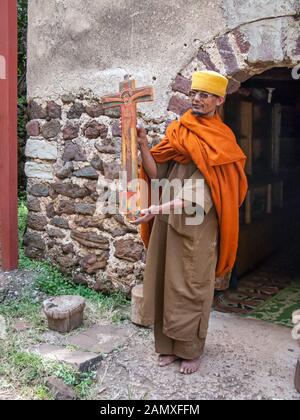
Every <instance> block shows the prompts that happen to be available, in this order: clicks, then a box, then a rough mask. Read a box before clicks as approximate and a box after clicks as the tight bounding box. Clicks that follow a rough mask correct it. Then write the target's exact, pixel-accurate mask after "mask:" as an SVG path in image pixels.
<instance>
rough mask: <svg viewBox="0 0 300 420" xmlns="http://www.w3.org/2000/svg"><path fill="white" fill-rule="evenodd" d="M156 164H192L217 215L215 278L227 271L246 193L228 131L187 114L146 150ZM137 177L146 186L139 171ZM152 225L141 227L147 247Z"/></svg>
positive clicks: (240, 156) (240, 159)
mask: <svg viewBox="0 0 300 420" xmlns="http://www.w3.org/2000/svg"><path fill="white" fill-rule="evenodd" d="M150 152H151V154H152V156H153V157H154V159H155V161H156V162H157V163H164V162H167V161H169V160H175V161H176V162H179V163H182V164H186V163H189V162H190V161H191V160H193V161H194V163H195V165H196V166H197V167H198V169H199V171H200V172H201V173H202V174H203V176H204V178H205V180H206V182H207V183H208V185H209V187H210V189H211V193H212V199H213V202H214V204H215V207H216V211H217V214H218V220H219V227H220V248H219V258H218V264H217V270H216V277H223V276H224V275H225V274H227V273H228V272H230V271H231V269H232V268H233V265H234V263H235V259H236V253H237V248H238V235H239V207H240V206H241V205H242V203H243V201H244V199H245V196H246V193H247V188H248V184H247V178H246V175H245V172H244V167H245V162H246V156H245V155H244V153H243V152H242V150H241V149H240V147H239V146H238V144H237V142H236V138H235V136H234V134H233V132H232V131H231V129H230V128H229V127H228V126H227V125H226V124H224V123H223V122H222V120H221V119H220V117H219V116H218V115H217V114H215V116H214V117H212V118H207V117H200V118H198V117H197V118H196V117H195V116H194V115H193V114H192V111H187V112H186V113H185V114H184V115H183V116H182V117H181V119H180V120H179V121H174V122H173V123H172V124H171V125H170V126H169V127H168V129H167V132H166V137H165V138H164V139H163V140H162V141H161V142H160V143H159V144H158V145H156V146H155V147H153V148H152V149H151V150H150ZM140 177H141V178H142V179H144V180H146V181H147V182H148V185H150V184H149V182H150V181H149V178H148V176H147V174H146V172H145V170H144V169H143V167H141V171H140ZM151 228H152V224H150V223H143V224H142V227H141V235H142V240H143V242H144V244H145V246H146V247H148V243H149V239H150V233H151Z"/></svg>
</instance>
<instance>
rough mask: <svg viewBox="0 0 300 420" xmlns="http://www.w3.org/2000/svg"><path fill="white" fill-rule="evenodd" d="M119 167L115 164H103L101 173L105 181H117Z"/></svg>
mask: <svg viewBox="0 0 300 420" xmlns="http://www.w3.org/2000/svg"><path fill="white" fill-rule="evenodd" d="M120 171H121V165H120V164H119V163H117V162H110V163H108V162H103V172H104V176H105V178H106V179H119V173H120Z"/></svg>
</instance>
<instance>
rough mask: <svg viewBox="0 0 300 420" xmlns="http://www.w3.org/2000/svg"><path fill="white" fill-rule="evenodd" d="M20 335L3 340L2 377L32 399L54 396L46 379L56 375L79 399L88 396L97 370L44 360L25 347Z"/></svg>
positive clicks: (0, 366) (0, 354)
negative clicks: (80, 368)
mask: <svg viewBox="0 0 300 420" xmlns="http://www.w3.org/2000/svg"><path fill="white" fill-rule="evenodd" d="M23 345H24V343H23V341H22V339H20V337H18V338H16V337H14V338H13V339H11V340H10V341H9V342H8V343H4V342H3V341H1V342H0V362H1V363H0V376H2V377H7V378H8V379H9V381H10V383H13V384H14V385H15V388H17V389H18V390H21V392H23V394H27V396H28V397H30V398H33V399H43V400H46V399H52V396H51V393H50V392H49V390H48V388H47V386H46V384H45V379H46V378H47V377H50V376H55V377H57V378H59V379H61V380H62V381H63V382H64V383H65V384H66V385H69V386H71V387H73V389H74V390H75V393H76V394H77V396H78V398H81V399H84V398H88V396H89V394H90V392H91V387H92V385H93V384H94V380H95V375H96V373H95V372H78V371H76V370H74V369H73V368H72V367H71V366H68V365H66V364H62V363H59V362H52V361H45V360H44V359H42V357H41V356H39V355H38V354H34V353H29V352H27V351H24V349H23Z"/></svg>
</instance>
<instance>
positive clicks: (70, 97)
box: [61, 93, 76, 104]
mask: <svg viewBox="0 0 300 420" xmlns="http://www.w3.org/2000/svg"><path fill="white" fill-rule="evenodd" d="M61 100H62V101H63V103H65V104H69V103H71V102H75V100H76V97H75V95H73V94H72V93H65V94H63V95H62V97H61Z"/></svg>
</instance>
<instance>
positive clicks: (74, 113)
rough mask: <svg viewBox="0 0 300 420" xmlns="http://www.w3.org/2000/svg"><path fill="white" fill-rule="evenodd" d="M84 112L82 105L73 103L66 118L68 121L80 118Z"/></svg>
mask: <svg viewBox="0 0 300 420" xmlns="http://www.w3.org/2000/svg"><path fill="white" fill-rule="evenodd" d="M84 112H85V108H84V106H83V105H82V103H81V102H75V103H74V104H73V105H72V106H71V108H70V110H69V112H68V118H69V119H75V118H80V117H81V115H82V114H83V113H84Z"/></svg>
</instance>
